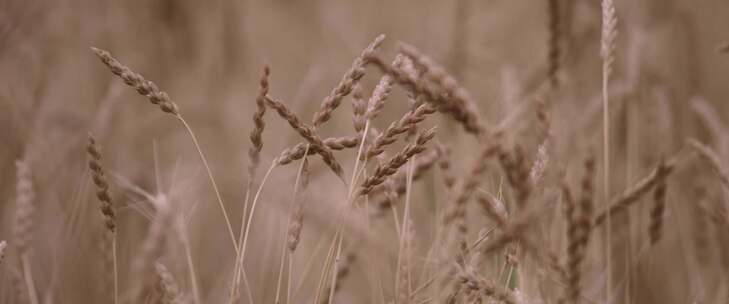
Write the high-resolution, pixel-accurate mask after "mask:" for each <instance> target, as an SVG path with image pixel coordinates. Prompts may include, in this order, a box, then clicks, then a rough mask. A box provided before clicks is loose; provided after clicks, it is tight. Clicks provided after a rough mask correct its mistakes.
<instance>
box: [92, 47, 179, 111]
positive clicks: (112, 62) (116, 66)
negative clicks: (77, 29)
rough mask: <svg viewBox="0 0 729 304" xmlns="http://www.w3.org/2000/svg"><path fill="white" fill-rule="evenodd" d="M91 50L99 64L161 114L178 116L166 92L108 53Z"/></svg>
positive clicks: (174, 105)
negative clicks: (103, 65)
mask: <svg viewBox="0 0 729 304" xmlns="http://www.w3.org/2000/svg"><path fill="white" fill-rule="evenodd" d="M91 50H92V51H93V52H94V54H96V56H98V57H99V59H101V62H103V63H104V64H105V65H106V66H107V67H109V69H110V70H111V72H112V73H113V74H114V75H117V76H119V77H120V78H121V79H122V80H124V83H126V84H127V85H128V86H131V87H133V88H134V89H136V90H137V92H138V93H139V94H141V95H143V96H146V97H147V98H148V99H149V101H150V102H151V103H153V104H155V105H158V106H159V107H160V109H161V110H162V111H163V112H165V113H170V114H172V115H175V116H179V115H180V110H179V109H178V108H177V104H175V103H174V102H172V101H171V100H170V96H169V95H167V93H166V92H164V91H162V90H160V89H159V88H157V85H156V84H154V82H151V81H149V80H146V79H144V77H142V75H140V74H138V73H135V72H134V71H132V70H131V69H130V68H128V67H127V66H125V65H123V64H121V63H120V62H119V61H118V60H116V59H115V58H114V57H112V56H111V54H110V53H109V52H108V51H105V50H102V49H98V48H95V47H92V48H91Z"/></svg>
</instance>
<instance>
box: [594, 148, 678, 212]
mask: <svg viewBox="0 0 729 304" xmlns="http://www.w3.org/2000/svg"><path fill="white" fill-rule="evenodd" d="M674 167H675V161H665V162H661V163H660V164H659V165H658V166H657V167H656V168H655V169H654V170H653V171H652V172H651V173H650V174H648V175H647V176H646V177H644V178H643V179H641V180H639V181H638V182H637V183H635V184H634V185H633V187H631V188H629V189H627V190H625V192H623V194H621V195H620V196H618V197H616V198H614V199H613V200H612V201H610V205H609V206H608V207H606V208H605V209H603V210H602V211H601V212H599V213H598V214H597V215H596V216H595V219H594V220H593V221H594V226H599V225H601V224H603V223H605V222H606V219H607V217H608V216H611V215H614V214H615V213H618V212H622V211H625V209H627V208H628V207H629V206H630V205H632V204H634V203H635V202H637V201H638V200H639V199H640V198H642V197H643V196H644V195H645V194H646V193H648V192H649V191H650V190H651V189H653V188H654V187H655V186H656V185H657V184H658V183H659V182H660V181H661V180H663V179H665V178H666V177H668V175H669V174H671V172H673V169H674Z"/></svg>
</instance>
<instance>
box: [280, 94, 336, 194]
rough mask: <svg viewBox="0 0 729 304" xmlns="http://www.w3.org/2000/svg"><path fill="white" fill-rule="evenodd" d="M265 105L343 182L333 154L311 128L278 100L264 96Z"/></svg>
mask: <svg viewBox="0 0 729 304" xmlns="http://www.w3.org/2000/svg"><path fill="white" fill-rule="evenodd" d="M266 104H267V105H268V106H269V107H271V108H272V109H274V110H276V112H277V113H278V114H279V116H281V118H283V119H284V120H286V122H288V123H289V125H290V126H291V128H293V129H294V130H295V131H296V132H297V133H299V135H301V137H303V138H304V139H306V141H308V142H309V144H310V145H311V149H314V150H315V151H316V152H317V153H318V154H319V155H321V158H322V160H323V161H324V163H325V164H327V166H329V168H330V169H332V171H333V172H334V174H336V175H337V177H339V178H340V179H342V181H344V171H343V170H342V166H341V165H340V164H339V162H337V160H336V158H334V154H332V151H331V149H329V148H327V146H326V145H325V144H324V141H322V139H321V138H320V137H319V135H317V134H316V132H315V131H314V128H313V127H311V126H309V125H307V124H305V123H303V122H302V121H301V120H300V119H299V118H298V117H297V116H296V114H294V113H293V112H291V110H289V109H288V108H287V107H286V105H284V104H283V103H282V102H280V101H278V100H275V99H273V98H271V97H268V96H266Z"/></svg>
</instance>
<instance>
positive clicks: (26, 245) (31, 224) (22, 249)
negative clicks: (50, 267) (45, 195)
mask: <svg viewBox="0 0 729 304" xmlns="http://www.w3.org/2000/svg"><path fill="white" fill-rule="evenodd" d="M15 166H16V169H17V171H16V172H17V184H16V193H15V195H16V197H15V199H16V200H15V208H16V210H15V227H14V231H13V234H14V238H15V245H16V249H17V253H18V256H19V257H20V262H21V266H22V270H23V278H24V279H25V286H26V288H27V292H28V296H29V300H30V303H31V304H38V303H39V301H38V294H37V292H36V289H35V283H34V281H33V275H32V274H33V271H32V269H31V264H30V250H29V249H30V243H31V241H32V239H33V234H34V232H35V211H36V206H35V202H34V200H35V191H34V190H33V178H32V176H31V169H30V160H29V159H27V158H26V159H22V160H19V161H17V162H15Z"/></svg>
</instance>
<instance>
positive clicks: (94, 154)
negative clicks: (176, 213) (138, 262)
mask: <svg viewBox="0 0 729 304" xmlns="http://www.w3.org/2000/svg"><path fill="white" fill-rule="evenodd" d="M86 153H87V154H88V156H89V161H88V162H89V169H90V170H91V175H92V177H93V180H94V185H95V186H96V197H97V198H98V200H99V203H100V205H99V209H100V211H101V215H102V216H103V218H104V226H105V227H106V229H105V230H104V232H103V238H104V244H103V247H104V250H103V254H104V267H105V269H104V270H105V273H106V274H107V278H108V279H107V281H106V283H107V291H108V290H111V291H112V292H113V300H114V303H119V281H118V272H117V261H116V215H115V213H114V205H113V202H112V199H111V195H110V194H109V183H108V182H107V180H106V174H105V171H104V167H103V166H102V164H101V151H100V149H99V146H98V145H97V144H96V139H94V137H93V135H91V133H89V140H88V145H87V146H86ZM108 274H111V277H109V276H108Z"/></svg>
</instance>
